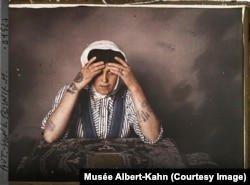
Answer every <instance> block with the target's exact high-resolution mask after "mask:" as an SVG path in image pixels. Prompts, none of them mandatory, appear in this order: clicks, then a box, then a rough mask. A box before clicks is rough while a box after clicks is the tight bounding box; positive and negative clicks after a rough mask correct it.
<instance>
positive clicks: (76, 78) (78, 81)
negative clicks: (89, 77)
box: [74, 72, 83, 83]
mask: <svg viewBox="0 0 250 185" xmlns="http://www.w3.org/2000/svg"><path fill="white" fill-rule="evenodd" d="M82 80H83V74H82V72H79V73H77V75H76V77H75V79H74V82H76V83H80V82H81V81H82Z"/></svg>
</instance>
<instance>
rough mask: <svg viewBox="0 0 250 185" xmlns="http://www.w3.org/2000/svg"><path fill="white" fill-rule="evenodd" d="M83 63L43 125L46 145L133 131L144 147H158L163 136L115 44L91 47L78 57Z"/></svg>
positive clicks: (125, 133)
mask: <svg viewBox="0 0 250 185" xmlns="http://www.w3.org/2000/svg"><path fill="white" fill-rule="evenodd" d="M81 64H82V68H81V70H80V71H79V72H78V74H77V75H76V77H75V78H74V80H73V81H72V83H71V84H70V85H65V86H64V87H63V88H62V89H61V90H60V91H59V93H58V94H57V96H56V98H55V102H54V104H53V106H52V109H51V110H50V111H49V112H48V113H47V115H46V116H45V118H44V119H43V121H42V125H41V129H42V133H43V137H44V139H45V140H46V141H47V142H54V141H56V140H58V139H60V138H62V137H64V138H69V137H76V138H101V139H106V138H125V137H128V136H129V134H130V132H131V128H133V130H134V132H135V133H136V134H137V135H138V136H139V137H140V138H141V139H142V140H143V141H144V142H145V143H150V144H153V143H156V142H157V141H158V140H159V139H160V138H161V137H162V135H163V129H162V126H161V124H160V122H159V120H158V119H157V117H156V115H155V114H154V112H153V111H152V109H151V107H150V105H149V104H148V101H147V99H146V97H145V94H144V92H143V90H142V88H141V86H140V84H139V83H138V81H137V80H136V78H135V76H134V74H133V71H132V69H131V67H130V66H129V65H128V64H127V58H126V56H125V54H124V52H123V51H122V50H121V49H120V48H119V47H118V46H117V45H116V44H115V43H114V42H111V41H108V40H100V41H95V42H93V43H91V44H90V45H89V46H88V47H87V48H86V49H85V50H84V51H83V53H82V56H81Z"/></svg>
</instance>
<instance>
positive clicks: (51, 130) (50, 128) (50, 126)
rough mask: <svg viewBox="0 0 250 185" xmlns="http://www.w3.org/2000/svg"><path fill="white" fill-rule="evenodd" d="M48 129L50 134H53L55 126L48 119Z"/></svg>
mask: <svg viewBox="0 0 250 185" xmlns="http://www.w3.org/2000/svg"><path fill="white" fill-rule="evenodd" d="M48 129H49V131H50V132H53V131H54V129H55V124H54V123H53V122H52V121H51V120H50V119H49V120H48Z"/></svg>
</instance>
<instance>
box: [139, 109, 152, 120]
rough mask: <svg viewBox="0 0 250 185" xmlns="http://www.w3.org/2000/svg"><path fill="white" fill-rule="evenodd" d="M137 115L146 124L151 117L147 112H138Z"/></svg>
mask: <svg viewBox="0 0 250 185" xmlns="http://www.w3.org/2000/svg"><path fill="white" fill-rule="evenodd" d="M137 115H138V117H139V120H141V121H143V122H146V121H148V119H149V117H150V115H149V113H147V112H145V111H137Z"/></svg>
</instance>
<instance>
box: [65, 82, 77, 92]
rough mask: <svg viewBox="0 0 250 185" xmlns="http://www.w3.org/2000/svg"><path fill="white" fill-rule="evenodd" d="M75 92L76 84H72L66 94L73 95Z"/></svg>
mask: <svg viewBox="0 0 250 185" xmlns="http://www.w3.org/2000/svg"><path fill="white" fill-rule="evenodd" d="M76 90H77V87H76V84H75V83H74V82H72V83H71V84H70V85H69V88H68V89H67V92H68V93H70V94H75V92H76Z"/></svg>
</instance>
